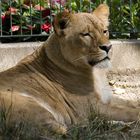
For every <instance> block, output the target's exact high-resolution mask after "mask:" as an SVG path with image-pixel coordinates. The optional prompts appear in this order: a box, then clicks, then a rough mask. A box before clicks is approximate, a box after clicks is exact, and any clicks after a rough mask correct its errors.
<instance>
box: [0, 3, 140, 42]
mask: <svg viewBox="0 0 140 140" xmlns="http://www.w3.org/2000/svg"><path fill="white" fill-rule="evenodd" d="M100 3H107V4H108V5H109V6H110V13H111V14H110V37H111V38H132V39H135V38H140V0H111V1H110V0H96V1H95V0H91V1H90V0H67V1H66V0H51V3H50V1H48V0H2V1H1V10H0V13H1V22H0V27H1V28H0V31H1V35H2V36H6V37H8V36H9V35H10V37H11V35H12V36H13V35H14V36H19V35H21V36H26V37H27V36H40V35H41V36H42V35H49V34H50V32H51V31H52V28H51V27H52V21H53V17H54V15H55V14H57V13H58V12H61V11H62V10H63V9H64V8H67V9H69V10H70V11H73V12H81V11H84V12H91V9H95V8H96V7H97V6H98V5H99V4H100ZM2 36H1V37H2ZM23 38H25V37H23Z"/></svg>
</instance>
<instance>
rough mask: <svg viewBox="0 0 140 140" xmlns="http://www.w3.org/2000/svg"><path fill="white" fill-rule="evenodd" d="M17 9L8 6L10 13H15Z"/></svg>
mask: <svg viewBox="0 0 140 140" xmlns="http://www.w3.org/2000/svg"><path fill="white" fill-rule="evenodd" d="M17 11H18V9H16V8H14V7H10V8H9V12H10V13H11V14H16V13H17Z"/></svg>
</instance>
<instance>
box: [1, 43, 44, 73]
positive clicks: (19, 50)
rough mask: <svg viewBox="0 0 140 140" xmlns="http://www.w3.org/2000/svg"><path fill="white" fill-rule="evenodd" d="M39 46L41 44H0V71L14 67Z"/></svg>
mask: <svg viewBox="0 0 140 140" xmlns="http://www.w3.org/2000/svg"><path fill="white" fill-rule="evenodd" d="M41 44H42V43H41V42H26V43H8V44H5V43H3V44H0V71H2V70H6V69H8V68H10V67H12V66H14V65H16V64H17V62H19V61H20V60H21V59H22V58H24V57H25V56H27V55H28V54H31V53H32V52H33V51H34V50H35V49H36V48H37V47H38V46H40V45H41Z"/></svg>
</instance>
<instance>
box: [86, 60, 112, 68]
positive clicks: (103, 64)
mask: <svg viewBox="0 0 140 140" xmlns="http://www.w3.org/2000/svg"><path fill="white" fill-rule="evenodd" d="M89 65H91V66H92V67H96V68H110V67H111V63H110V58H109V57H105V58H104V59H102V60H100V61H97V62H94V61H93V62H92V61H90V62H89Z"/></svg>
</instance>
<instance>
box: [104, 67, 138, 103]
mask: <svg viewBox="0 0 140 140" xmlns="http://www.w3.org/2000/svg"><path fill="white" fill-rule="evenodd" d="M107 78H108V82H109V85H110V87H111V88H112V90H113V93H114V94H117V95H118V96H120V95H121V97H122V98H125V99H128V100H137V101H138V99H140V69H126V70H116V71H110V72H109V73H108V75H107Z"/></svg>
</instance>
